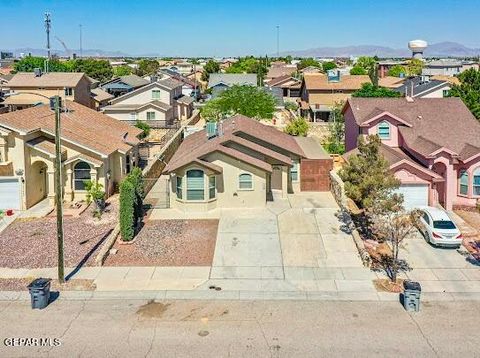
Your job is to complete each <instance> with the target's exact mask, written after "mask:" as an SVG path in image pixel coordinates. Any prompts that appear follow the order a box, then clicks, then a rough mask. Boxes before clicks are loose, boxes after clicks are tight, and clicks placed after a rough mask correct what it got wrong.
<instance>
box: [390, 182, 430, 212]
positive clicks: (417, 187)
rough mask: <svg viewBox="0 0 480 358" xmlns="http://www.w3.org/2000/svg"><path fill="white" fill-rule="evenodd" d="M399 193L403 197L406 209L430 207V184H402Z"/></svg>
mask: <svg viewBox="0 0 480 358" xmlns="http://www.w3.org/2000/svg"><path fill="white" fill-rule="evenodd" d="M397 193H399V194H402V195H403V199H404V204H403V205H404V207H405V209H414V208H417V207H420V206H428V184H402V185H401V186H400V188H398V190H397Z"/></svg>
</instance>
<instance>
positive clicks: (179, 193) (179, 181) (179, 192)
mask: <svg viewBox="0 0 480 358" xmlns="http://www.w3.org/2000/svg"><path fill="white" fill-rule="evenodd" d="M182 184H183V178H182V177H177V198H178V199H182V198H183V193H182Z"/></svg>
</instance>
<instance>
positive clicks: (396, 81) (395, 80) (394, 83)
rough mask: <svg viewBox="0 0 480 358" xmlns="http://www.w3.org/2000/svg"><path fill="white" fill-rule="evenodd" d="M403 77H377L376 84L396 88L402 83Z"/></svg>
mask: <svg viewBox="0 0 480 358" xmlns="http://www.w3.org/2000/svg"><path fill="white" fill-rule="evenodd" d="M404 82H405V78H399V77H393V76H385V77H382V78H379V79H378V85H379V86H380V87H386V88H397V87H400V86H401V85H403V83H404Z"/></svg>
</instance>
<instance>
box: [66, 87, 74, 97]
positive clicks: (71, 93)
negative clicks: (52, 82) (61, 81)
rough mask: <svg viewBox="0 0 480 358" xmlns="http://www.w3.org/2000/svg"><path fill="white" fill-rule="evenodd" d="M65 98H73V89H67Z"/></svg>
mask: <svg viewBox="0 0 480 358" xmlns="http://www.w3.org/2000/svg"><path fill="white" fill-rule="evenodd" d="M65 96H73V88H71V87H67V88H65Z"/></svg>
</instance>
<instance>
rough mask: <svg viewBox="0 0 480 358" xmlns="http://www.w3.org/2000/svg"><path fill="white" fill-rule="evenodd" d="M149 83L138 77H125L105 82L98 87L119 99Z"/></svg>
mask: <svg viewBox="0 0 480 358" xmlns="http://www.w3.org/2000/svg"><path fill="white" fill-rule="evenodd" d="M149 83H150V82H149V81H147V80H145V79H143V78H142V77H140V76H137V75H126V76H121V77H117V78H114V79H112V80H110V81H108V82H105V83H104V84H102V85H101V86H100V87H101V88H102V89H103V90H104V91H107V92H108V93H110V94H112V95H114V96H115V97H119V96H121V95H124V94H125V93H128V92H132V91H134V90H136V89H138V88H140V87H143V86H146V85H148V84H149Z"/></svg>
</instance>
